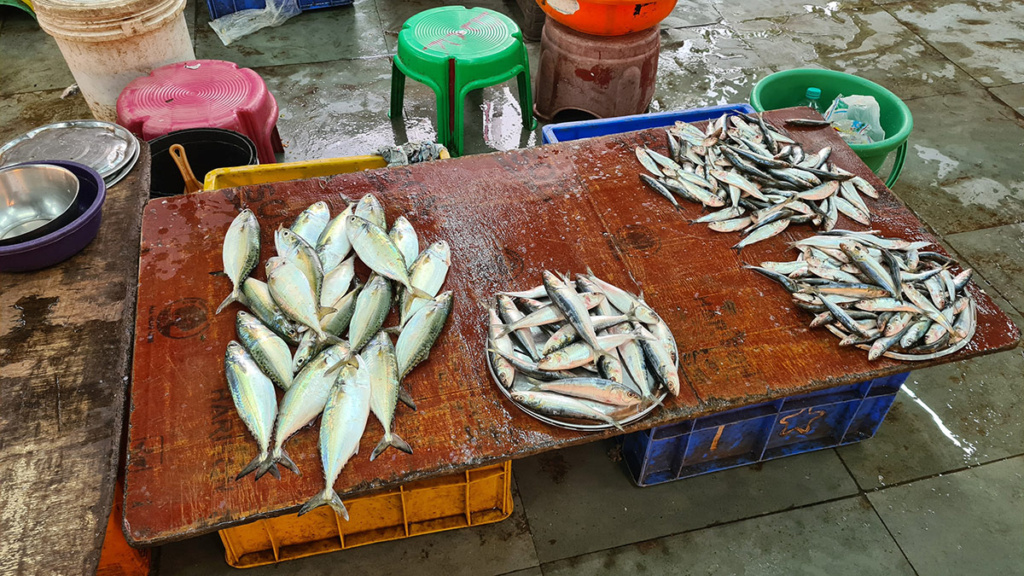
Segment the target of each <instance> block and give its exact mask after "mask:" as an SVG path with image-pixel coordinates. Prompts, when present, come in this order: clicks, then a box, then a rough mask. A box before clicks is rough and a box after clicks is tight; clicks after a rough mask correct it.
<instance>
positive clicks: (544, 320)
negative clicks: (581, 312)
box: [500, 293, 605, 336]
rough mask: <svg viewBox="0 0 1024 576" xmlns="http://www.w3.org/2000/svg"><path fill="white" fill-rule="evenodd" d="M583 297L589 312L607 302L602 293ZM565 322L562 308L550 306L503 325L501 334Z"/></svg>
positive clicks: (583, 295)
mask: <svg viewBox="0 0 1024 576" xmlns="http://www.w3.org/2000/svg"><path fill="white" fill-rule="evenodd" d="M581 297H582V299H583V305H584V306H586V308H587V310H590V309H591V308H594V307H596V306H597V305H598V304H600V303H601V302H603V301H604V300H605V295H604V294H601V293H590V294H582V295H581ZM563 320H565V315H564V314H563V313H562V310H561V308H559V307H558V306H555V305H554V304H548V305H546V306H544V307H543V308H539V309H537V310H534V311H533V312H531V313H529V314H527V315H526V316H524V317H523V318H521V319H519V320H516V321H515V322H513V323H511V324H504V325H502V327H501V331H500V334H501V335H502V336H504V335H506V334H510V333H512V332H513V331H515V330H519V329H520V328H530V327H533V326H543V325H545V324H551V323H553V322H560V321H563Z"/></svg>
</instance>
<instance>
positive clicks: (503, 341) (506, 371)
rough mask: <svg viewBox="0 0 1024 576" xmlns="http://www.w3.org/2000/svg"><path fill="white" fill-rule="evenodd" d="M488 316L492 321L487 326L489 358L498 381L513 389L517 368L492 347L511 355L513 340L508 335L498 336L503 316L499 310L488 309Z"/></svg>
mask: <svg viewBox="0 0 1024 576" xmlns="http://www.w3.org/2000/svg"><path fill="white" fill-rule="evenodd" d="M487 317H488V320H489V321H490V325H489V326H488V328H487V338H488V340H487V348H488V352H487V359H488V360H489V361H490V363H491V367H492V368H493V369H494V373H495V375H497V377H498V381H499V382H501V384H502V385H503V386H504V387H505V388H506V389H511V388H512V384H513V383H514V382H515V379H516V369H515V368H513V367H512V364H511V363H509V361H508V360H506V359H504V358H502V357H501V356H500V355H499V354H496V353H494V352H491V351H490V349H491V348H497V349H498V350H501V351H502V353H504V354H508V355H511V354H512V340H511V338H509V337H508V336H498V331H499V330H500V327H501V325H502V324H501V318H499V317H498V311H497V310H495V309H494V308H489V309H488V310H487Z"/></svg>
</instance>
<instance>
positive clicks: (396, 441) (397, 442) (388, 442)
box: [370, 432, 412, 462]
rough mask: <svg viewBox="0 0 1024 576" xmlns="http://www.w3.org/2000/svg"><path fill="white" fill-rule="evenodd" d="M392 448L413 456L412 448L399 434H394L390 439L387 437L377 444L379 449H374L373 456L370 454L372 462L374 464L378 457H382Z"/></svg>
mask: <svg viewBox="0 0 1024 576" xmlns="http://www.w3.org/2000/svg"><path fill="white" fill-rule="evenodd" d="M390 446H394V447H395V448H398V449H399V450H401V451H402V452H405V453H406V454H412V446H409V443H408V442H406V441H405V440H402V439H401V438H400V437H399V436H398V434H395V433H393V432H392V433H391V437H390V438H389V437H388V436H387V435H385V436H384V437H383V438H381V439H380V442H378V443H377V447H376V448H374V449H373V454H370V461H371V462H372V461H373V460H375V459H376V458H377V456H380V455H381V454H382V453H383V452H384V451H385V450H387V449H388V447H390Z"/></svg>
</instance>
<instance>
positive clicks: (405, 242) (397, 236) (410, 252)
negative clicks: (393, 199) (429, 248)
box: [388, 216, 420, 268]
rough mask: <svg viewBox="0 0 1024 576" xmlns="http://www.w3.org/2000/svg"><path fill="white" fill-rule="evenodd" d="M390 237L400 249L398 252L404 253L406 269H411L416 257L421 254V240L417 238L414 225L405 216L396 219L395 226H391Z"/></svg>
mask: <svg viewBox="0 0 1024 576" xmlns="http://www.w3.org/2000/svg"><path fill="white" fill-rule="evenodd" d="M388 237H389V238H391V241H392V242H394V243H395V246H397V247H398V251H399V252H401V253H402V256H403V257H404V258H405V265H406V267H409V268H411V267H412V264H413V262H415V261H416V257H417V256H419V254H420V240H419V238H418V237H417V236H416V230H415V229H414V228H413V227H412V224H410V223H409V221H408V220H406V219H405V216H399V217H398V218H396V219H395V222H394V224H392V225H391V231H390V232H388Z"/></svg>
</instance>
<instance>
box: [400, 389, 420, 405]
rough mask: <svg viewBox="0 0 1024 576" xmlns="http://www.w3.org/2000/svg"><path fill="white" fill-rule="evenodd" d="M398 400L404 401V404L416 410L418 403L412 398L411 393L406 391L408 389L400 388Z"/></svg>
mask: <svg viewBox="0 0 1024 576" xmlns="http://www.w3.org/2000/svg"><path fill="white" fill-rule="evenodd" d="M398 399H399V400H401V401H402V404H405V405H406V406H408V407H409V408H412V409H413V410H416V402H415V401H413V399H412V396H410V395H409V392H408V391H406V389H405V388H402V387H401V386H399V387H398Z"/></svg>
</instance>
